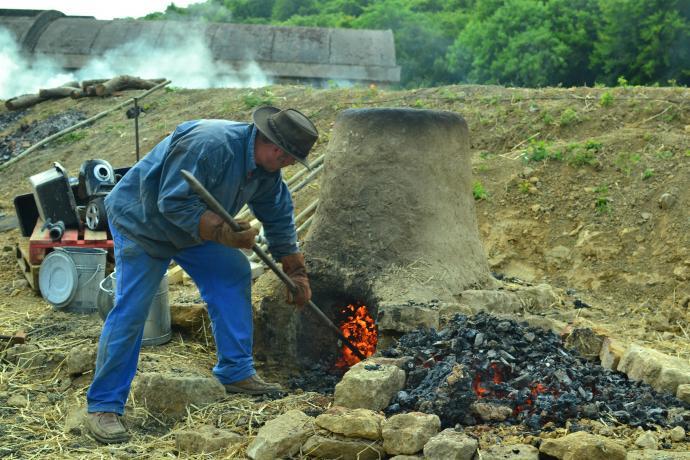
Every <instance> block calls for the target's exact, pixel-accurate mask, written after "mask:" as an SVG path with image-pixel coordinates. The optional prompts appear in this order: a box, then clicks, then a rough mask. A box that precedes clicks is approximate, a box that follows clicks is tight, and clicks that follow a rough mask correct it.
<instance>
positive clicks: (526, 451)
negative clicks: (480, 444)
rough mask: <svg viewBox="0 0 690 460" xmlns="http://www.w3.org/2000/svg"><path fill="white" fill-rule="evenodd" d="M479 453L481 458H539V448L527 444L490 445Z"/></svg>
mask: <svg viewBox="0 0 690 460" xmlns="http://www.w3.org/2000/svg"><path fill="white" fill-rule="evenodd" d="M480 454H481V459H482V460H539V449H537V448H536V447H534V446H530V445H529V444H514V445H510V446H491V447H488V448H487V449H486V450H481V451H480Z"/></svg>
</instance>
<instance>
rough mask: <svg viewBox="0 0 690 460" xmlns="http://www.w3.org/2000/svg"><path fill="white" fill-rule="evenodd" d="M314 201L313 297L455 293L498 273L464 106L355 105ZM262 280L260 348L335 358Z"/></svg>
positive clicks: (338, 130)
mask: <svg viewBox="0 0 690 460" xmlns="http://www.w3.org/2000/svg"><path fill="white" fill-rule="evenodd" d="M320 183H321V193H320V201H319V206H318V209H317V211H316V213H315V216H314V221H313V223H312V226H311V229H310V232H309V234H308V235H307V237H306V241H305V244H304V247H303V252H304V253H305V256H306V259H307V264H308V268H309V273H310V278H311V283H312V290H313V299H314V302H315V303H316V304H317V305H318V306H320V307H321V308H322V310H324V312H325V313H326V314H327V315H328V316H329V317H330V318H332V319H334V321H336V320H337V315H338V311H339V309H340V308H342V307H344V306H347V305H348V304H356V303H359V304H364V305H366V306H367V307H368V308H369V311H370V313H371V314H372V315H374V317H375V318H376V315H377V314H378V313H381V310H382V308H380V306H382V305H403V306H404V305H407V304H409V305H412V304H414V303H415V302H419V303H429V302H430V301H432V300H439V301H451V302H452V301H453V300H454V298H455V296H456V295H458V294H459V293H460V292H461V291H463V290H465V289H469V288H481V287H485V286H487V285H488V284H489V283H490V282H491V281H490V280H491V276H490V272H489V268H488V264H487V261H486V256H485V254H484V250H483V248H482V245H481V241H480V239H479V232H478V230H477V221H476V216H475V208H474V200H473V197H472V180H471V163H470V152H469V135H468V129H467V124H466V123H465V121H464V119H463V118H462V117H461V116H459V115H458V114H455V113H451V112H441V111H432V110H415V109H398V108H389V109H353V110H346V111H344V112H342V113H341V114H340V115H339V116H338V118H337V120H336V123H335V126H334V128H333V133H332V135H331V139H330V142H329V145H328V148H327V152H326V159H325V165H324V173H323V175H322V177H321V182H320ZM258 283H259V285H258V286H257V289H260V291H261V292H267V293H269V294H268V295H266V296H265V298H264V299H263V301H262V302H261V304H260V305H259V306H258V309H257V312H256V317H257V324H256V328H255V329H256V333H255V342H256V351H257V355H258V356H259V358H264V359H267V360H268V361H270V362H279V363H281V364H283V365H285V364H286V363H295V364H297V365H298V366H304V365H311V364H313V363H315V362H318V361H319V360H326V361H328V360H331V361H333V360H334V359H335V357H336V356H337V355H338V353H339V351H340V349H339V348H338V346H337V343H336V340H335V339H334V338H333V337H332V336H331V334H330V333H329V332H328V331H327V330H325V328H323V327H322V326H321V325H320V324H319V323H318V321H317V320H316V319H315V318H313V317H312V315H310V314H309V312H308V311H305V312H296V311H295V310H294V309H293V308H292V307H291V306H289V305H287V304H285V303H284V287H283V286H282V285H281V284H280V282H279V281H278V280H277V278H275V277H274V276H273V275H267V276H264V277H262V279H260V280H259V281H258Z"/></svg>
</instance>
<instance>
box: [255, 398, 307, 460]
mask: <svg viewBox="0 0 690 460" xmlns="http://www.w3.org/2000/svg"><path fill="white" fill-rule="evenodd" d="M313 432H314V419H313V418H312V417H309V416H308V415H306V414H305V413H304V412H302V411H300V410H297V409H293V410H290V411H287V412H285V413H284V414H282V415H280V416H278V417H276V418H274V419H273V420H269V421H268V422H266V424H265V425H264V426H262V427H261V428H260V429H259V432H258V433H257V434H256V438H254V440H253V441H252V442H251V444H249V447H247V456H248V457H249V458H251V459H252V460H273V459H276V458H285V457H289V456H291V455H292V454H294V453H296V452H297V451H299V448H300V446H301V445H302V444H303V443H304V442H305V441H306V440H307V438H309V436H310V435H312V434H313Z"/></svg>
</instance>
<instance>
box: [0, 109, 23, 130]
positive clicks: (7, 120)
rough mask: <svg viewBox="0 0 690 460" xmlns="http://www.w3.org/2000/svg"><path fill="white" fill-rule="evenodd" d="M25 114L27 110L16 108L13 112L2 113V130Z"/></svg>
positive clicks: (0, 124) (0, 121)
mask: <svg viewBox="0 0 690 460" xmlns="http://www.w3.org/2000/svg"><path fill="white" fill-rule="evenodd" d="M24 115H26V110H16V111H13V112H3V113H0V131H3V130H4V129H5V128H7V127H8V126H10V125H11V124H12V123H14V122H16V121H17V120H19V119H21V118H23V117H24Z"/></svg>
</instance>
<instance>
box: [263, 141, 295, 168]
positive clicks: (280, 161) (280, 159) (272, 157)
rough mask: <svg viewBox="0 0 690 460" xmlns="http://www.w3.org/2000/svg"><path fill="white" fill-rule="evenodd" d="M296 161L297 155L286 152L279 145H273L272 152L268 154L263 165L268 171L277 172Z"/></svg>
mask: <svg viewBox="0 0 690 460" xmlns="http://www.w3.org/2000/svg"><path fill="white" fill-rule="evenodd" d="M296 162H297V160H296V159H295V157H293V156H292V155H290V154H289V153H286V152H284V151H283V150H282V149H281V148H279V147H273V148H271V151H270V153H269V154H268V155H266V160H265V161H264V164H263V165H262V166H263V168H264V169H265V170H266V171H269V172H275V171H278V170H279V169H281V168H284V167H286V166H292V165H294V164H295V163H296Z"/></svg>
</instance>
